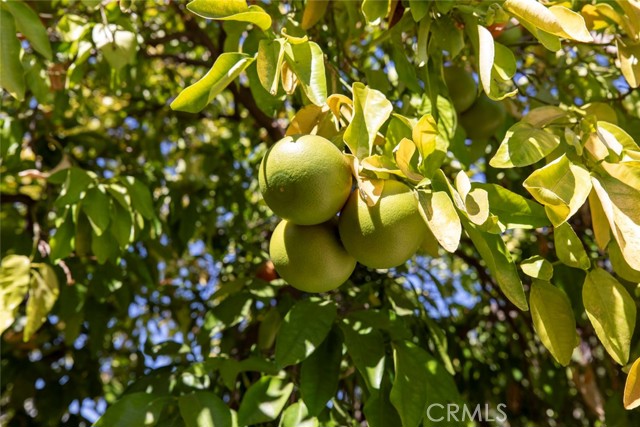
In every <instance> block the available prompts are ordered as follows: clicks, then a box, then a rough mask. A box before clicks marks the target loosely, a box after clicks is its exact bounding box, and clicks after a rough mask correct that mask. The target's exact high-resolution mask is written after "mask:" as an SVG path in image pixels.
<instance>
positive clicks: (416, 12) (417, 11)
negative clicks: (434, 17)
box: [409, 0, 431, 22]
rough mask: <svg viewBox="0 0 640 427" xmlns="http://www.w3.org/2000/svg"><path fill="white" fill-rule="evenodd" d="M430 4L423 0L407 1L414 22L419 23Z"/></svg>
mask: <svg viewBox="0 0 640 427" xmlns="http://www.w3.org/2000/svg"><path fill="white" fill-rule="evenodd" d="M430 6H431V3H429V2H427V1H423V0H409V8H410V9H411V16H413V20H414V21H415V22H420V21H421V20H422V18H424V17H425V16H426V15H427V13H428V12H429V7H430Z"/></svg>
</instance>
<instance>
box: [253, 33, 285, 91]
mask: <svg viewBox="0 0 640 427" xmlns="http://www.w3.org/2000/svg"><path fill="white" fill-rule="evenodd" d="M284 44H285V41H284V40H282V39H275V40H266V39H264V40H260V47H259V48H258V57H257V60H256V67H257V70H258V78H259V79H260V83H261V84H262V87H264V88H265V90H266V91H268V92H269V93H270V94H271V95H275V94H276V93H277V92H278V84H279V83H280V69H281V68H282V61H283V60H284Z"/></svg>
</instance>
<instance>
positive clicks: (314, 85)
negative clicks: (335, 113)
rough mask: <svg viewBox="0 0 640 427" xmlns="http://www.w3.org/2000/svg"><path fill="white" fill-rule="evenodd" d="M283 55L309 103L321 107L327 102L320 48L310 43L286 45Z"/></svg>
mask: <svg viewBox="0 0 640 427" xmlns="http://www.w3.org/2000/svg"><path fill="white" fill-rule="evenodd" d="M285 54H286V60H287V64H288V66H289V67H290V68H291V70H292V71H293V72H294V73H295V75H296V77H297V78H298V80H299V82H300V84H301V85H302V90H304V93H305V95H307V98H309V101H311V102H313V103H314V104H316V105H323V104H324V103H325V102H326V100H327V77H326V76H325V71H324V54H323V53H322V49H321V48H320V46H318V44H316V43H314V42H311V41H307V42H304V43H298V44H291V43H287V44H286V45H285Z"/></svg>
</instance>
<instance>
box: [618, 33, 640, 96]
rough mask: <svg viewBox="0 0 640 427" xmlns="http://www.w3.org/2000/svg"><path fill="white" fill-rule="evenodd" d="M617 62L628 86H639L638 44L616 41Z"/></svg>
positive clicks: (639, 61)
mask: <svg viewBox="0 0 640 427" xmlns="http://www.w3.org/2000/svg"><path fill="white" fill-rule="evenodd" d="M616 45H617V47H618V60H619V61H620V69H621V70H622V75H623V76H624V78H625V80H627V83H629V86H631V87H632V88H637V87H639V86H640V42H638V43H635V44H634V43H632V42H631V41H630V40H626V41H624V40H622V39H617V40H616Z"/></svg>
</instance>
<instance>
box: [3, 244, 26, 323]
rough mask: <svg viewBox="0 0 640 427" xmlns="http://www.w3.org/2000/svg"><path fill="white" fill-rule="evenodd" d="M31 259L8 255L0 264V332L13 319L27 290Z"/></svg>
mask: <svg viewBox="0 0 640 427" xmlns="http://www.w3.org/2000/svg"><path fill="white" fill-rule="evenodd" d="M30 271H31V260H30V259H29V258H28V257H26V256H23V255H8V256H6V257H4V258H3V259H2V265H0V334H2V333H3V332H4V331H5V330H7V328H8V327H9V326H11V324H12V323H13V321H14V320H15V315H16V311H17V310H18V306H19V305H20V304H21V303H22V301H23V300H24V296H25V295H26V294H27V291H28V290H29V280H30V278H31V276H30Z"/></svg>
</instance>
